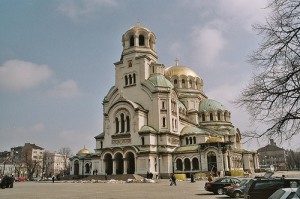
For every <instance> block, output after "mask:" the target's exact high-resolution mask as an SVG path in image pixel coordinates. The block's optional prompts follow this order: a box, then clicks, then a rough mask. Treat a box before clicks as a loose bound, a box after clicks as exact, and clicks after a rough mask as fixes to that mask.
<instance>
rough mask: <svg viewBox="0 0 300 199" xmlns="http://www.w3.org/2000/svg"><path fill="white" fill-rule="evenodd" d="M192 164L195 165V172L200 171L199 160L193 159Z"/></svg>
mask: <svg viewBox="0 0 300 199" xmlns="http://www.w3.org/2000/svg"><path fill="white" fill-rule="evenodd" d="M192 164H193V170H199V161H198V158H193V160H192Z"/></svg>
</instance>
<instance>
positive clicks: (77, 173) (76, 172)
mask: <svg viewBox="0 0 300 199" xmlns="http://www.w3.org/2000/svg"><path fill="white" fill-rule="evenodd" d="M74 175H79V161H78V160H75V162H74Z"/></svg>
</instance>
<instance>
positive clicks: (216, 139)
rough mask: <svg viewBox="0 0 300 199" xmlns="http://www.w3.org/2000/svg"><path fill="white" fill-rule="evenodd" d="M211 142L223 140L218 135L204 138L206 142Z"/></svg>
mask: <svg viewBox="0 0 300 199" xmlns="http://www.w3.org/2000/svg"><path fill="white" fill-rule="evenodd" d="M212 142H224V141H223V140H222V139H221V138H219V137H210V138H208V139H207V140H206V143H212Z"/></svg>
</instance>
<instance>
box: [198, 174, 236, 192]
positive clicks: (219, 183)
mask: <svg viewBox="0 0 300 199" xmlns="http://www.w3.org/2000/svg"><path fill="white" fill-rule="evenodd" d="M240 183H241V181H240V180H239V179H238V178H234V177H224V178H217V179H215V180H213V181H211V182H206V183H205V186H204V188H205V190H206V191H210V192H213V193H214V194H218V195H221V194H224V187H226V186H229V185H232V184H240Z"/></svg>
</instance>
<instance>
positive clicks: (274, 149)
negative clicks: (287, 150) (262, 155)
mask: <svg viewBox="0 0 300 199" xmlns="http://www.w3.org/2000/svg"><path fill="white" fill-rule="evenodd" d="M257 151H258V152H263V151H284V149H283V148H280V147H278V146H276V145H271V144H268V145H267V146H264V147H262V148H259V149H257Z"/></svg>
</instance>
